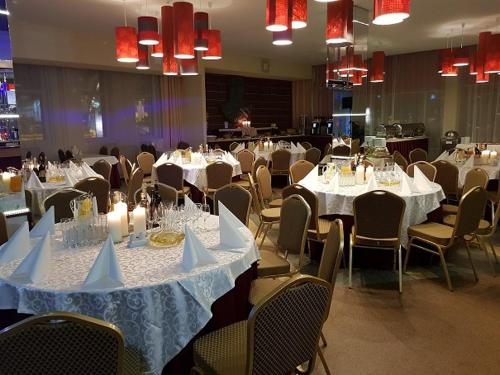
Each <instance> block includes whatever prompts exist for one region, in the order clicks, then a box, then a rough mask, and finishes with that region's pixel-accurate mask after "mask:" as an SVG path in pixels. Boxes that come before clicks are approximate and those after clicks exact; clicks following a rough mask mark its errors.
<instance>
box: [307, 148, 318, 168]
mask: <svg viewBox="0 0 500 375" xmlns="http://www.w3.org/2000/svg"><path fill="white" fill-rule="evenodd" d="M305 158H306V160H307V161H308V162H310V163H312V164H313V165H317V164H318V163H319V161H320V160H321V150H320V149H318V148H316V147H311V148H309V149H307V151H306V156H305Z"/></svg>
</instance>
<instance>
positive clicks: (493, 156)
mask: <svg viewBox="0 0 500 375" xmlns="http://www.w3.org/2000/svg"><path fill="white" fill-rule="evenodd" d="M497 156H498V152H497V151H491V152H490V159H493V160H496V158H497Z"/></svg>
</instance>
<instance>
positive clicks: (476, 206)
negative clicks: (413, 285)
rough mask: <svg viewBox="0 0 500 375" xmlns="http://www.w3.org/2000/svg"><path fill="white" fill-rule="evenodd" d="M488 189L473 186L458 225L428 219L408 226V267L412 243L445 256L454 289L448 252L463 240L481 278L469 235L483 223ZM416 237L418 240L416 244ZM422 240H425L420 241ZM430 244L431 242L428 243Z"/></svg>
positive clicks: (461, 208)
mask: <svg viewBox="0 0 500 375" xmlns="http://www.w3.org/2000/svg"><path fill="white" fill-rule="evenodd" d="M486 198H487V195H486V191H485V190H484V189H483V188H482V187H479V186H476V187H475V188H472V189H471V190H469V191H468V192H467V193H465V194H464V195H463V196H462V198H461V199H460V202H459V204H458V211H457V217H456V220H455V226H453V227H451V226H448V225H445V224H440V223H434V222H429V223H424V224H417V225H412V226H410V227H409V228H408V237H409V238H410V241H409V243H408V251H407V252H406V258H405V266H404V269H405V271H406V268H407V265H408V259H409V257H410V252H411V249H412V247H415V248H417V249H421V250H424V251H426V252H428V253H431V254H433V255H438V256H439V258H440V260H441V266H442V268H443V271H444V274H445V277H446V282H447V284H448V289H449V290H450V291H453V286H452V283H451V279H450V275H449V273H448V266H447V265H446V259H445V256H444V255H445V253H446V252H448V251H449V250H450V249H451V248H452V246H453V245H455V243H457V242H459V241H460V240H463V241H464V242H465V249H466V251H467V256H468V258H469V262H470V265H471V268H472V272H473V273H474V278H475V279H476V281H477V280H478V277H477V273H476V269H475V267H474V264H473V263H472V258H471V255H470V249H469V241H468V240H467V238H466V236H473V235H474V234H475V233H476V231H477V230H478V227H479V222H480V220H481V217H482V215H483V212H484V208H485V206H486ZM415 241H417V242H418V243H417V244H416V243H415ZM420 243H422V244H420ZM424 244H425V245H427V246H424Z"/></svg>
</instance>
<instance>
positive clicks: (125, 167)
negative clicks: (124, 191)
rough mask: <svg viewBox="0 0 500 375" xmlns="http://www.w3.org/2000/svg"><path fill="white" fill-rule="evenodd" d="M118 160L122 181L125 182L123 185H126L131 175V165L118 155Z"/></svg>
mask: <svg viewBox="0 0 500 375" xmlns="http://www.w3.org/2000/svg"><path fill="white" fill-rule="evenodd" d="M118 160H119V161H120V167H121V170H122V176H123V180H124V181H125V185H128V182H129V180H130V176H131V175H132V164H131V163H130V160H128V159H127V157H126V156H125V155H120V158H119V159H118Z"/></svg>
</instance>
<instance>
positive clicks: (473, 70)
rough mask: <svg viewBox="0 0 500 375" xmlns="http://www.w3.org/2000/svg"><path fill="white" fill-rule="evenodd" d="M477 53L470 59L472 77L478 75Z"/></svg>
mask: <svg viewBox="0 0 500 375" xmlns="http://www.w3.org/2000/svg"><path fill="white" fill-rule="evenodd" d="M476 59H477V56H476V53H474V54H473V55H472V56H471V58H470V64H469V74H470V75H472V76H475V75H477V65H476Z"/></svg>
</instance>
